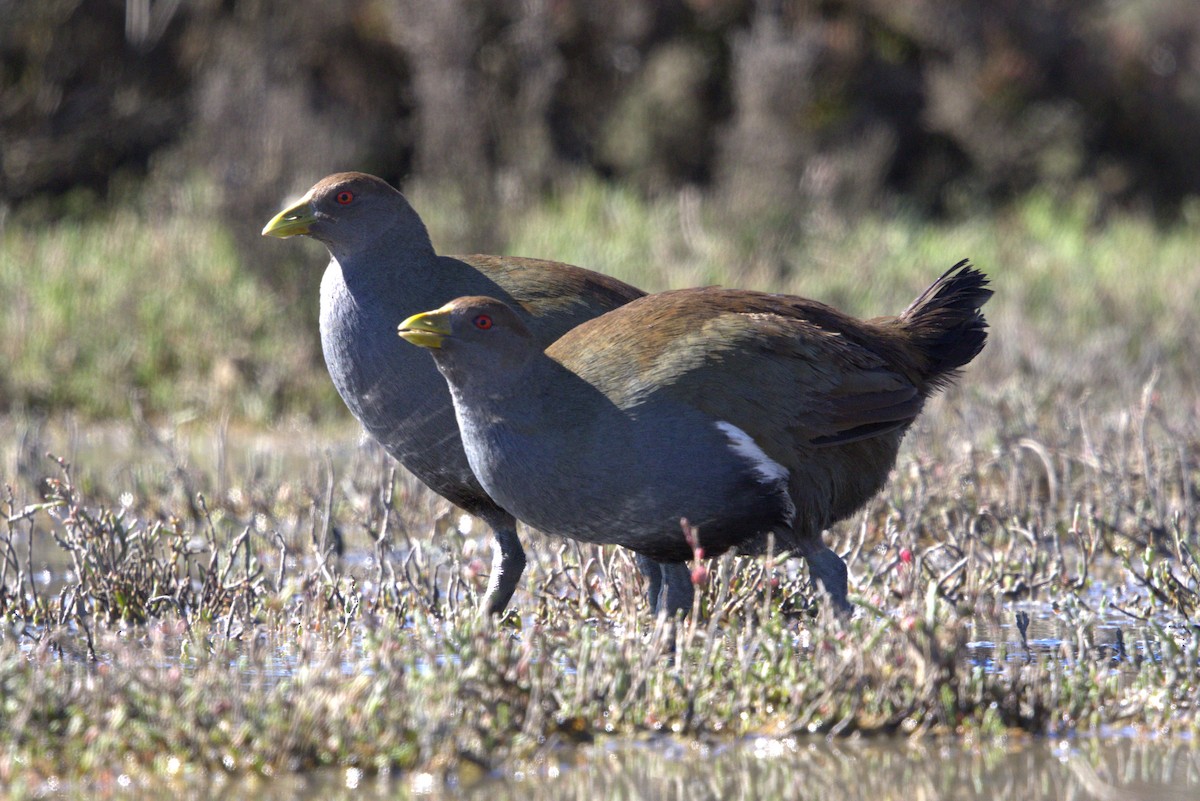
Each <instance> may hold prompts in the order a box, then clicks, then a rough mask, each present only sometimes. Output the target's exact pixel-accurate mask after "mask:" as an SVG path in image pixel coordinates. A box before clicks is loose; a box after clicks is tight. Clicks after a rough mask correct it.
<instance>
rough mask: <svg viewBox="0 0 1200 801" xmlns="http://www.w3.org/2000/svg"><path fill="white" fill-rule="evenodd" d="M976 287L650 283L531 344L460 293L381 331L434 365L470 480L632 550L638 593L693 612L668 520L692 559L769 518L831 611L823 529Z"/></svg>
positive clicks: (952, 360) (948, 356)
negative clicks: (885, 301) (801, 289)
mask: <svg viewBox="0 0 1200 801" xmlns="http://www.w3.org/2000/svg"><path fill="white" fill-rule="evenodd" d="M987 284H988V281H987V278H986V277H985V276H984V275H983V274H982V273H980V272H979V271H978V270H975V269H974V268H972V267H971V266H970V265H969V264H968V263H967V262H965V261H964V262H961V263H959V264H958V265H956V266H955V267H954V268H952V269H951V270H950V271H948V272H947V273H946V274H945V275H943V276H942V277H941V278H939V279H938V280H937V281H936V282H934V283H933V284H932V285H931V286H930V287H929V288H928V289H926V290H925V291H924V292H923V293H922V294H921V295H920V297H918V298H917V299H916V300H915V301H913V303H912V304H911V305H910V306H909V307H908V309H906V310H905V311H904V312H903V313H901V314H900V315H899V316H897V317H883V318H877V319H873V320H866V321H864V320H858V319H855V318H853V317H850V316H848V315H845V314H843V313H841V312H839V311H837V310H836V309H833V308H830V307H829V306H826V305H824V304H821V303H817V302H815V301H811V300H805V299H803V298H798V297H791V296H787V295H771V294H765V293H761V292H751V291H744V290H733V289H722V288H719V287H709V288H704V289H685V290H679V291H674V292H664V293H661V294H657V295H649V296H646V297H643V298H640V299H638V300H635V301H633V302H631V303H629V304H627V305H624V306H621V307H620V308H618V309H615V310H613V311H611V312H608V313H607V314H604V315H603V316H601V317H598V318H596V319H594V320H590V321H588V322H586V323H583V324H581V325H579V326H578V327H576V328H573V329H572V330H571V331H569V332H567V333H566V334H564V335H563V336H562V337H561V338H560V339H558V340H557V341H555V342H554V343H553V344H552V345H550V346H549V347H548V348H545V349H544V350H543V345H542V343H541V341H540V339H539V338H538V337H536V336H535V335H533V333H532V332H531V331H530V328H529V326H528V325H527V324H526V323H525V321H524V320H523V319H522V316H521V315H520V314H519V313H517V312H516V311H515V310H514V309H513V308H512V307H510V306H509V305H507V304H506V303H504V302H502V301H501V300H498V299H494V298H488V297H464V298H459V299H457V300H454V301H452V302H450V303H448V304H446V305H445V306H442V307H441V308H439V309H437V310H435V311H431V312H425V313H423V314H418V315H415V316H413V317H410V318H408V319H407V320H405V321H404V322H402V323H401V324H400V329H399V333H400V336H401V337H403V338H404V339H406V340H408V341H409V342H412V343H413V344H416V345H420V346H422V347H424V348H427V349H428V350H429V352H430V353H431V354H432V356H433V361H434V362H435V363H436V364H437V367H438V369H439V370H440V371H441V373H442V375H443V376H444V377H445V379H446V382H447V383H448V385H449V387H450V393H451V396H452V398H453V400H454V407H455V412H456V414H457V417H458V424H459V428H460V430H461V432H462V437H463V443H464V445H465V448H466V453H467V459H468V461H469V462H470V464H471V467H472V469H473V470H474V471H475V475H476V476H478V477H479V481H480V483H481V484H482V486H483V487H484V489H485V490H486V491H487V492H488V494H489V495H490V496H491V497H492V498H494V499H495V500H496V501H497V502H498V503H499V504H500V505H501V506H503V507H504V508H505V509H507V510H509V511H510V512H512V513H513V514H514V515H516V516H517V518H519V519H521V520H523V521H525V522H526V523H529V524H530V525H532V526H534V527H535V528H538V529H540V530H542V531H544V532H546V533H550V534H557V535H560V536H565V537H570V538H573V539H577V540H581V541H584V542H593V543H613V544H617V545H622V546H624V547H627V548H630V549H632V550H633V551H636V552H637V554H638V555H639V558H638V563H639V566H640V567H641V569H642V571H643V572H644V573H646V575H647V577H648V578H649V581H650V589H649V598H650V605H651V608H652V609H654V610H656V611H657V610H658V609H664V610H665V611H667V612H668V613H670V614H674V613H676V612H678V611H680V610H682V611H684V612H686V611H687V610H689V609H690V608H691V604H692V596H693V590H692V585H691V581H690V576H689V573H688V570H687V568H686V565H685V561H686V560H687V559H690V558H691V557H692V555H693V551H692V548H691V546H690V545H689V543H688V542H687V540H686V538H685V536H684V534H683V531H682V529H681V526H680V519H681V518H686V519H687V520H688V521H689V522H690V523H691V524H692V525H693V526H695V527H696V528H697V529H698V531H699V545H700V547H701V548H702V549H703V552H704V555H705V556H717V555H719V554H721V553H723V552H724V551H726V550H728V549H730V548H734V547H736V548H738V549H740V550H743V551H748V552H757V551H761V550H762V548H763V547H764V544H765V542H766V541H767V536H768V535H769V534H773V535H774V537H775V542H776V543H777V546H778V547H779V549H781V550H785V549H786V550H790V551H793V552H795V553H799V554H801V555H803V556H804V557H805V559H806V560H807V561H808V564H809V568H810V570H811V572H812V573H813V575H814V576H815V577H816V578H817V579H819V580H820V582H821V583H822V584H823V585H824V588H825V590H826V591H827V592H828V593H829V595H830V596H831V598H832V599H833V601H834V603H835V604H836V605H837V606H838V607H839V608H840V609H842V610H846V609H849V608H850V605H849V601H848V598H847V571H846V566H845V564H844V563H843V562H842V560H841V559H840V558H839V557H838V556H837V554H835V553H834V552H833V551H832V550H830V549H829V548H828V547H827V546H826V545H825V544H824V543H823V542H822V540H821V532H822V531H823V530H824V529H825V528H827V527H829V526H830V525H832V524H833V523H835V522H837V521H839V520H841V519H843V518H845V517H847V516H848V515H850V514H852V513H853V512H855V511H856V510H857V509H859V508H860V507H861V506H862V505H863V504H864V503H866V502H867V501H868V500H869V499H870V498H871V497H872V496H873V495H874V494H875V493H876V492H877V491H878V490H879V489H880V487H881V486H882V485H883V483H884V481H885V480H886V478H887V475H888V472H889V471H890V470H891V468H892V466H893V464H894V463H895V461H896V453H897V450H898V448H899V445H900V440H901V438H902V437H903V436H904V433H905V431H906V430H907V429H908V427H909V426H910V425H911V423H912V422H913V420H914V419H916V417H917V415H918V414H919V413H920V411H921V408H922V406H923V405H924V403H925V399H926V398H927V397H929V395H930V394H931V393H933V392H934V391H936V390H937V389H939V388H940V387H942V386H944V385H946V384H947V383H948V382H949V381H950V380H952V379H953V378H954V376H955V375H956V373H957V371H958V369H959V368H961V367H962V366H963V365H965V364H967V363H968V362H969V361H971V359H973V358H974V357H975V356H976V355H977V354H978V353H979V352H980V350H981V349H982V348H983V345H984V342H985V341H986V338H987V333H986V322H985V320H984V318H983V315H982V313H981V311H980V307H981V306H982V305H983V304H984V303H985V302H986V301H987V299H988V298H989V297H990V296H991V294H992V292H991V290H990V289H988V288H987Z"/></svg>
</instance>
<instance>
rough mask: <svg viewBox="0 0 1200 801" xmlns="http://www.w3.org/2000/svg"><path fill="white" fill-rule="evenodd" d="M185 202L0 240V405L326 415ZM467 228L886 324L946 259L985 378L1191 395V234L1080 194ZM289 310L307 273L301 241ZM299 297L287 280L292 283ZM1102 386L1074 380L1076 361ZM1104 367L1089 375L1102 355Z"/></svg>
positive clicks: (711, 205)
mask: <svg viewBox="0 0 1200 801" xmlns="http://www.w3.org/2000/svg"><path fill="white" fill-rule="evenodd" d="M411 194H412V197H413V202H414V204H415V205H416V207H417V208H418V209H419V210H420V211H421V212H422V214H423V215H424V216H425V217H426V219H427V222H428V223H429V225H430V229H431V231H432V233H433V236H434V242H435V244H436V245H437V246H438V248H439V250H441V251H442V252H450V253H453V252H462V250H463V248H464V243H466V242H469V241H476V239H475V238H474V237H472V235H471V230H470V227H471V218H470V217H469V216H464V214H463V213H462V204H459V203H455V202H452V201H451V200H449V199H447V198H444V197H442V196H440V195H439V194H438V193H437V192H434V191H431V190H430V189H429V188H427V187H420V186H418V187H415V188H414V189H413V191H412V193H411ZM205 197H206V196H205V193H204V192H203V191H199V190H197V191H195V192H192V193H191V194H189V195H187V196H186V198H185V200H184V201H182V202H180V203H177V204H176V205H175V206H174V210H173V211H172V212H169V213H167V214H166V215H165V216H163V215H154V216H148V215H142V214H139V213H138V211H137V208H136V206H137V204H136V203H130V204H127V205H126V206H124V207H120V208H115V209H108V210H102V211H98V212H97V211H94V210H93V211H92V212H91V213H90V214H88V215H81V216H76V217H72V218H68V219H67V220H66V221H64V222H60V223H57V224H53V225H43V226H30V225H26V224H21V223H18V222H10V223H9V224H8V225H7V226H6V227H5V228H4V229H3V230H0V296H2V297H4V298H5V313H4V315H3V316H0V360H2V361H3V363H4V364H5V365H6V368H5V369H4V370H3V371H0V408H7V409H13V408H17V409H20V408H26V409H31V410H40V411H50V410H56V411H63V410H68V409H69V410H72V411H74V412H77V413H79V414H81V415H82V416H83V417H85V418H89V419H105V418H112V417H117V418H122V417H126V416H127V415H128V414H129V410H130V406H131V399H136V400H137V402H138V403H140V404H141V405H142V406H143V407H144V408H145V410H146V411H147V413H148V414H150V415H151V416H154V417H161V416H168V417H171V416H178V415H199V416H202V417H209V418H215V417H218V416H220V415H222V414H229V415H231V416H232V417H233V418H235V419H244V420H247V421H251V422H257V423H265V422H270V421H272V420H275V419H278V418H279V417H280V416H291V415H300V416H302V417H305V418H307V419H310V420H314V419H315V420H338V419H342V418H343V411H342V409H341V407H340V404H339V403H338V402H337V400H336V397H335V396H334V394H333V392H332V390H331V389H330V387H329V382H328V380H327V378H326V377H325V375H324V371H323V367H322V365H321V360H320V356H319V354H318V353H316V352H315V351H316V334H315V324H314V320H313V319H312V305H313V304H312V303H311V302H310V301H311V300H312V299H311V298H307V297H306V298H305V301H306V302H305V303H304V304H301V305H295V304H293V305H292V306H285V305H283V303H282V301H281V300H280V299H279V298H277V297H275V296H274V295H273V294H272V293H271V292H270V291H269V290H268V289H267V288H265V287H264V286H263V285H262V284H260V283H259V282H258V281H257V280H255V278H254V276H253V274H252V272H251V271H249V270H246V269H244V268H243V266H242V265H241V264H240V263H239V256H238V254H237V253H236V252H235V250H234V249H233V247H232V244H231V241H230V238H229V237H228V236H227V234H226V233H225V232H224V231H223V230H221V228H220V227H219V225H218V224H217V223H215V222H214V221H213V220H214V218H215V215H214V214H213V212H212V209H211V206H210V204H209V202H208V201H207V200H206V199H205ZM496 214H497V215H498V216H497V217H496V218H495V219H492V220H490V221H489V223H488V225H489V231H491V232H492V238H493V239H498V240H499V241H500V242H501V243H502V245H501V246H499V247H498V249H500V250H502V251H504V252H507V253H513V254H519V255H526V256H539V257H543V258H551V259H558V260H561V261H566V262H570V263H575V264H579V265H582V266H586V267H590V268H593V269H597V270H600V271H603V272H607V273H610V274H612V275H615V276H617V277H619V278H622V279H624V280H626V281H629V282H631V283H634V284H637V285H639V286H642V287H645V288H647V289H650V290H661V289H667V288H677V287H684V286H695V285H704V284H712V283H719V284H725V285H729V286H741V287H749V288H758V289H765V290H771V291H784V292H792V293H797V294H803V295H806V296H808V297H813V298H816V299H819V300H823V301H826V302H828V303H831V304H833V305H835V306H838V307H840V308H843V309H845V310H846V311H849V312H851V313H855V314H860V315H864V316H872V315H877V314H886V313H895V312H897V311H899V310H900V309H901V308H903V306H904V305H905V304H907V302H908V301H909V300H910V299H911V298H912V297H914V296H915V295H916V293H917V292H918V291H920V289H922V288H923V287H924V286H925V285H926V284H928V283H929V282H930V281H932V280H933V279H934V278H936V277H937V275H938V274H940V272H941V271H943V270H944V269H946V268H947V267H949V266H950V265H951V264H953V263H954V262H956V261H957V260H958V259H960V258H965V257H970V258H972V259H973V260H974V261H975V263H976V264H977V265H979V266H980V267H981V268H982V269H984V270H985V271H986V272H988V274H989V275H990V276H991V277H992V279H993V282H994V285H995V288H996V291H997V294H996V297H995V299H994V300H993V301H992V303H990V304H989V306H988V308H987V314H988V318H989V320H990V321H991V324H992V327H993V337H992V342H991V344H990V345H989V348H988V351H987V352H986V353H985V354H984V357H983V358H984V360H985V364H986V365H987V368H988V369H989V370H990V371H992V372H998V373H1000V374H1017V373H1020V372H1021V371H1022V370H1025V369H1035V370H1041V371H1043V372H1053V373H1056V374H1059V375H1060V376H1061V378H1062V380H1063V382H1064V383H1065V384H1068V385H1073V386H1074V387H1076V388H1082V387H1086V386H1088V384H1089V382H1090V383H1094V384H1095V385H1096V386H1098V387H1108V386H1111V385H1112V384H1113V383H1114V382H1116V383H1119V384H1126V383H1129V382H1130V381H1132V382H1135V383H1139V382H1143V381H1145V380H1146V379H1147V378H1148V376H1149V375H1150V374H1151V373H1152V372H1153V371H1154V369H1155V368H1159V369H1161V370H1162V371H1163V373H1164V374H1165V376H1166V378H1167V380H1168V381H1176V380H1178V381H1181V382H1182V385H1183V386H1184V387H1191V388H1193V389H1194V388H1195V387H1196V386H1197V385H1198V384H1200V380H1198V375H1200V370H1197V368H1196V360H1195V359H1194V358H1192V357H1191V354H1193V353H1195V352H1197V351H1200V333H1197V332H1200V307H1198V306H1197V304H1196V303H1195V298H1196V297H1200V259H1198V258H1197V256H1196V255H1195V254H1197V253H1200V226H1198V225H1196V224H1195V222H1196V220H1195V219H1193V218H1194V217H1197V216H1200V215H1197V214H1194V213H1191V212H1188V213H1186V214H1185V215H1184V217H1183V219H1181V220H1180V221H1179V222H1177V223H1175V224H1171V225H1165V226H1164V225H1160V224H1158V223H1156V222H1155V221H1153V220H1151V219H1149V218H1147V217H1145V216H1141V215H1138V214H1132V213H1126V214H1121V213H1115V214H1112V215H1109V216H1103V215H1101V214H1100V213H1099V212H1098V211H1097V210H1096V209H1095V208H1094V203H1093V202H1092V201H1091V200H1090V199H1089V198H1088V197H1087V196H1079V197H1076V198H1075V199H1073V200H1071V201H1069V202H1060V201H1056V200H1054V199H1053V198H1052V196H1051V195H1049V194H1037V195H1031V196H1029V197H1026V198H1025V199H1023V200H1021V201H1020V202H1017V203H1015V204H1014V205H1013V206H1011V207H1009V208H1008V209H1006V210H1003V211H1001V212H999V213H997V214H996V215H995V216H992V217H988V218H972V219H967V220H963V221H958V222H946V223H931V222H929V221H923V220H918V219H913V218H911V217H908V216H906V215H904V214H903V213H898V214H895V215H892V216H889V217H881V216H875V217H868V218H866V219H857V220H842V219H838V218H836V217H832V216H829V215H822V214H815V213H814V214H811V215H808V216H807V217H803V218H801V219H798V220H796V221H795V223H794V224H793V225H791V226H790V227H786V228H784V227H780V226H779V225H778V222H777V221H776V222H773V223H770V224H768V223H762V224H755V223H753V222H748V221H745V220H738V219H737V218H736V217H733V216H731V215H729V214H728V210H726V209H724V208H723V207H722V206H721V205H720V203H719V202H717V201H715V200H712V199H709V198H706V197H705V196H703V195H701V194H699V193H696V192H690V193H689V192H684V193H681V194H679V195H676V196H667V197H660V198H653V199H646V198H644V197H643V196H641V195H640V194H638V193H637V192H635V191H634V190H632V189H628V188H623V187H620V186H614V185H611V184H605V183H601V182H599V181H595V180H587V181H580V182H579V183H577V184H575V185H573V186H572V187H570V188H568V189H565V190H562V191H561V192H559V193H558V194H556V195H554V196H552V197H549V198H547V199H545V200H543V201H540V202H537V203H534V204H533V205H531V206H528V207H517V206H514V207H512V208H511V209H510V208H508V207H501V210H500V211H498V212H496ZM311 251H312V252H311V254H306V255H305V258H306V259H307V260H309V261H311V262H312V265H313V270H312V271H311V272H312V276H309V278H312V280H311V281H310V282H309V283H310V284H311V293H310V294H312V295H313V296H314V297H315V292H316V281H315V275H316V274H317V273H318V268H319V266H320V264H321V262H322V261H323V258H322V254H321V252H320V249H319V247H318V246H317V245H315V244H313V245H312V248H311ZM305 280H307V278H306V279H305ZM1091 350H1099V351H1102V352H1101V353H1099V354H1098V356H1099V361H1100V362H1102V363H1106V364H1109V363H1111V365H1112V366H1111V367H1109V368H1106V369H1107V372H1105V373H1104V374H1100V375H1094V376H1093V375H1091V374H1090V373H1088V371H1087V370H1081V369H1080V365H1081V364H1090V363H1091V362H1093V361H1096V360H1095V359H1092V358H1091V357H1090V356H1088V357H1086V358H1084V359H1083V360H1081V359H1080V358H1079V354H1080V353H1081V352H1083V353H1089V352H1090V351H1091ZM1110 352H1111V354H1112V355H1114V356H1116V357H1117V358H1116V359H1114V360H1106V359H1105V358H1103V357H1104V356H1105V354H1106V353H1110Z"/></svg>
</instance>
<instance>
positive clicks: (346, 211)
mask: <svg viewBox="0 0 1200 801" xmlns="http://www.w3.org/2000/svg"><path fill="white" fill-rule="evenodd" d="M263 233H264V235H273V236H292V235H307V236H311V237H313V238H314V239H317V240H319V241H320V242H322V243H323V244H324V245H325V246H326V247H327V248H328V250H329V252H330V256H331V260H330V262H329V266H328V267H327V269H326V271H325V275H324V277H323V279H322V281H321V310H320V328H321V347H322V350H323V352H324V356H325V363H326V366H327V367H328V369H329V375H330V378H331V379H332V380H333V383H334V386H335V387H336V388H337V391H338V394H339V395H341V397H342V399H343V400H344V401H345V403H346V406H347V407H348V408H349V409H350V411H351V412H352V413H353V414H354V416H355V417H356V418H357V419H358V421H359V422H360V423H361V424H362V426H363V428H364V429H365V430H366V431H367V433H368V434H370V435H371V436H372V437H373V438H374V439H376V440H377V441H378V442H379V443H380V444H381V445H383V447H384V448H385V449H386V450H387V451H388V453H390V454H391V455H392V456H394V457H395V458H396V459H397V460H398V461H399V462H400V463H401V464H402V465H404V467H405V468H407V469H408V470H409V471H410V472H412V473H413V474H414V475H415V476H416V477H417V478H418V479H420V480H421V481H422V482H423V483H424V484H426V485H427V486H428V487H430V488H431V489H432V490H433V491H435V492H437V493H438V494H439V495H442V496H443V497H445V498H446V499H448V500H449V501H451V502H452V503H454V504H456V505H457V506H460V507H461V508H463V509H465V510H466V511H468V512H470V513H472V514H474V515H477V516H479V517H480V518H482V519H483V520H484V521H485V522H486V523H488V524H489V525H490V526H491V527H492V529H493V531H494V532H495V535H496V539H497V545H498V548H497V549H496V551H495V559H494V561H493V570H492V575H491V579H490V582H489V586H488V590H487V595H486V597H485V599H484V606H485V608H486V609H487V610H488V611H491V612H500V611H502V610H503V609H504V608H505V606H506V605H507V603H508V601H509V599H510V598H511V596H512V594H513V591H514V590H515V589H516V586H517V581H518V579H519V577H520V575H521V572H522V570H523V569H524V565H525V554H524V550H523V549H522V547H521V543H520V541H519V540H518V538H517V532H516V522H515V520H514V519H513V517H512V515H511V514H509V513H508V512H506V511H505V510H504V509H502V508H501V507H500V506H499V505H497V504H496V503H495V502H494V501H493V500H492V499H491V498H490V497H488V495H487V493H486V492H485V491H484V489H483V488H482V486H480V484H479V482H478V480H477V479H476V478H475V476H474V474H473V473H472V472H471V469H470V465H469V464H468V462H467V459H466V455H465V454H464V452H463V448H462V441H461V439H460V437H459V432H458V425H457V423H456V421H455V415H454V409H453V406H452V404H451V401H450V396H449V393H448V392H447V390H446V385H445V382H444V381H443V380H442V378H441V376H439V375H438V371H437V369H436V368H435V367H434V365H433V363H432V362H431V361H430V360H429V358H428V357H426V356H425V355H424V354H423V353H421V352H420V351H419V350H417V349H415V348H412V347H410V346H408V345H406V344H405V343H404V342H402V341H400V340H399V339H398V338H397V337H396V324H397V323H398V322H399V321H400V320H403V319H404V318H405V317H407V316H408V315H410V314H413V313H414V312H418V311H421V310H424V309H428V308H431V307H433V306H438V305H441V304H443V303H445V302H447V301H449V300H451V299H453V298H456V297H458V296H460V295H464V294H488V295H492V296H495V297H498V298H503V299H504V300H505V302H507V303H509V304H511V305H512V307H513V308H514V309H516V310H517V311H516V313H517V314H518V315H519V316H520V317H521V319H522V320H523V321H524V323H525V324H526V325H527V326H528V327H529V329H530V330H531V331H532V332H533V336H535V337H536V338H537V340H538V341H539V342H541V343H542V345H547V344H549V343H550V342H553V341H554V340H555V339H557V338H558V337H559V336H561V335H562V334H564V333H566V332H567V331H568V330H570V329H571V328H573V327H574V326H575V325H578V324H579V323H581V322H583V321H585V320H588V319H591V318H592V317H595V316H597V315H598V314H601V313H603V312H605V311H608V310H610V309H613V308H615V307H617V306H620V305H621V304H623V303H626V302H628V301H629V300H632V299H633V298H636V297H639V296H640V295H642V294H644V293H642V292H641V291H640V290H638V289H636V288H635V287H632V286H629V285H628V284H624V283H622V282H620V281H617V280H616V279H613V278H610V277H608V276H605V275H601V274H599V273H594V272H591V271H588V270H584V269H581V268H578V267H572V266H569V265H565V264H559V263H557V262H548V261H542V260H537V259H522V258H513V257H495V256H464V257H459V258H454V257H447V256H439V255H438V254H437V253H435V251H434V248H433V245H432V243H431V241H430V239H429V235H428V233H427V231H426V228H425V225H424V223H423V222H422V221H421V218H420V217H419V216H418V215H417V213H416V212H415V211H414V210H413V209H412V207H411V206H410V205H409V203H408V201H407V200H406V199H405V198H404V196H403V195H402V194H401V193H400V192H398V191H396V190H395V189H393V188H392V187H391V186H389V185H388V184H387V183H386V182H384V181H382V180H380V179H378V178H375V177H373V176H370V175H365V174H362V173H339V174H336V175H331V176H329V177H327V178H325V179H323V180H322V181H320V182H319V183H317V184H316V185H315V186H314V187H313V188H312V189H311V190H309V192H308V193H307V194H306V195H305V196H304V197H303V198H302V199H301V200H300V201H299V202H297V203H296V204H294V205H293V206H291V207H289V208H288V209H285V210H284V211H282V212H280V213H279V214H278V215H277V216H276V218H275V219H273V220H272V221H271V222H270V223H268V225H267V227H266V228H265V229H264V231H263Z"/></svg>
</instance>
